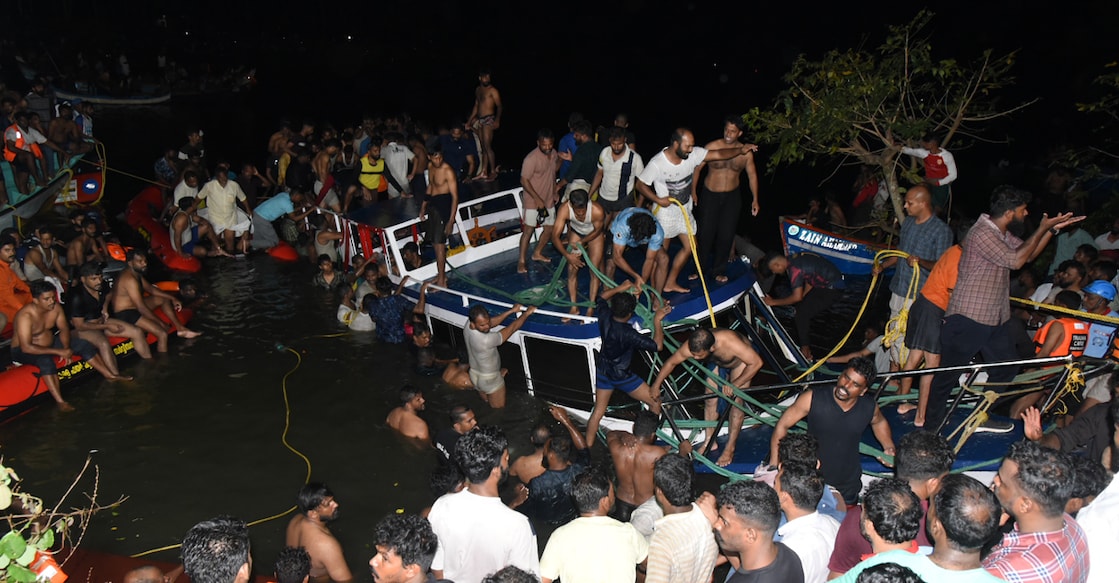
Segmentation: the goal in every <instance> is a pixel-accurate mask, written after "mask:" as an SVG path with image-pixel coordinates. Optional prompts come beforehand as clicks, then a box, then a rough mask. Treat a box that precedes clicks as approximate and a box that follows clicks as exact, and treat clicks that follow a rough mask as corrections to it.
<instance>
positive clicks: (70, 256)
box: [66, 217, 109, 269]
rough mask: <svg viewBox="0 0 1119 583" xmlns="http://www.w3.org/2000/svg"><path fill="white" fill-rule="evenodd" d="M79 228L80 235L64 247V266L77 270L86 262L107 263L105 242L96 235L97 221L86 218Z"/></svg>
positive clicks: (107, 252)
mask: <svg viewBox="0 0 1119 583" xmlns="http://www.w3.org/2000/svg"><path fill="white" fill-rule="evenodd" d="M81 226H82V233H81V234H80V235H78V236H77V237H74V238H73V239H72V240H71V241H70V242H69V243H68V244H67V245H66V265H69V266H71V267H72V268H74V269H77V268H78V267H79V266H80V265H81V264H83V263H85V262H86V261H98V262H105V261H108V260H109V251H108V250H107V249H106V248H105V240H104V239H102V238H101V237H100V236H99V234H98V233H97V221H95V220H93V219H92V218H90V217H86V218H84V219H82V225H81Z"/></svg>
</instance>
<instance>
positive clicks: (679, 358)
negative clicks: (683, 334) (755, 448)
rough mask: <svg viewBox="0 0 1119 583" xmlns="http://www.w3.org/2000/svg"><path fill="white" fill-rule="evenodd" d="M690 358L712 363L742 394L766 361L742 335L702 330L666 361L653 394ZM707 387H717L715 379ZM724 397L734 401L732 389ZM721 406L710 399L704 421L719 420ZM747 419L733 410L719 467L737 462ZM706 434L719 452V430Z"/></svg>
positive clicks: (709, 441) (709, 430) (658, 391)
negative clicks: (737, 452)
mask: <svg viewBox="0 0 1119 583" xmlns="http://www.w3.org/2000/svg"><path fill="white" fill-rule="evenodd" d="M689 358H694V359H695V360H698V361H700V362H706V361H708V360H710V361H711V362H712V363H713V364H714V365H715V366H716V367H718V368H716V370H715V374H719V373H720V372H724V373H726V378H727V379H728V380H729V381H730V383H731V384H732V385H734V386H735V387H736V388H738V389H740V390H741V389H746V388H747V387H749V386H750V381H751V380H752V379H753V378H754V375H756V374H758V371H759V370H761V368H762V358H761V357H760V356H758V353H757V352H754V349H753V348H751V347H750V345H749V344H748V343H747V342H746V341H745V340H743V338H742V337H741V336H739V335H738V332H735V331H734V330H729V329H726V328H716V329H714V330H711V329H708V328H698V329H696V331H695V332H692V335H691V337H690V338H688V341H687V342H685V343H683V344H681V345H680V348H678V349H676V352H674V353H673V354H672V356H671V357H669V359H668V360H666V361H665V363H664V366H662V367H661V371H660V374H658V375H657V378H656V380H654V381H653V390H655V391H657V393H658V394H660V390H661V385H662V384H663V383H664V381H665V380H666V379H668V375H670V374H672V371H673V369H675V368H676V366H677V365H679V364H680V363H682V362H684V361H685V360H687V359H689ZM707 384H708V386H709V387H710V386H713V385H714V379H710V380H708V382H707ZM723 394H724V395H726V396H728V397H730V396H732V395H733V391H732V390H731V388H730V387H724V388H723ZM735 401H736V402H737V403H739V404H741V403H742V399H741V398H737V397H736V398H735ZM718 406H719V403H718V399H717V398H716V397H708V399H707V401H705V402H704V404H703V419H704V421H715V420H716V419H718V417H719V413H718ZM745 417H746V413H745V412H744V411H743V410H742V409H739V408H738V407H734V408H732V409H731V410H730V422H729V423H730V427H729V429H730V433H729V435H728V436H727V446H726V448H725V449H724V450H723V454H722V455H720V456H719V459H718V460H717V461H716V462H715V463H717V464H718V465H720V466H723V467H726V466H728V465H730V463H731V462H733V461H734V446H735V443H736V442H737V441H738V434H739V433H740V432H741V431H742V421H743V419H744V418H745ZM706 432H707V443H706V444H704V447H706V448H709V450H710V451H715V450H716V449H718V445H716V443H715V428H714V427H708V428H707V429H706Z"/></svg>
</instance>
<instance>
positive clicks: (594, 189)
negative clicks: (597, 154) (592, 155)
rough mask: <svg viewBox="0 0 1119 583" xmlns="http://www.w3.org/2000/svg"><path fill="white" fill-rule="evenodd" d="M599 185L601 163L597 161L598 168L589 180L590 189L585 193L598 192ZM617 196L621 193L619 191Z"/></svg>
mask: <svg viewBox="0 0 1119 583" xmlns="http://www.w3.org/2000/svg"><path fill="white" fill-rule="evenodd" d="M601 186H602V163H601V162H599V164H598V170H596V171H595V173H594V179H593V180H591V190H590V192H588V193H587V194H594V193H596V192H598V189H599V187H601ZM622 186H625V185H622ZM618 196H619V197H621V196H622V193H621V192H619V193H618Z"/></svg>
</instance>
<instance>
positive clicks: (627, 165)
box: [589, 126, 645, 225]
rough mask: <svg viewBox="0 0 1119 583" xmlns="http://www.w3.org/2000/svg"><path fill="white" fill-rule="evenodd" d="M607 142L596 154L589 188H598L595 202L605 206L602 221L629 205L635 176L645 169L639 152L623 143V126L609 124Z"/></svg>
mask: <svg viewBox="0 0 1119 583" xmlns="http://www.w3.org/2000/svg"><path fill="white" fill-rule="evenodd" d="M609 140H610V145H609V146H608V147H606V148H603V149H602V153H601V154H599V155H598V172H597V173H595V175H594V180H593V181H592V182H591V189H590V191H589V192H591V193H594V192H598V203H599V204H601V205H602V208H603V209H605V210H606V213H607V214H606V224H607V225H609V224H610V223H612V222H614V217H615V216H616V215H617V214H618V213H619V212H621V211H622V210H625V209H627V208H629V207H631V206H633V191H634V189H635V188H636V183H637V177H638V176H640V175H641V173H642V172H644V171H645V161H644V160H643V159H642V158H641V154H638V153H637V152H634V151H633V150H631V149H630V147H629V146H627V145H626V129H625V128H623V127H617V126H615V127H612V128H610V134H609Z"/></svg>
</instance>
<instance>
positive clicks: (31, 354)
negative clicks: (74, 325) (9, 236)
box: [12, 280, 130, 411]
mask: <svg viewBox="0 0 1119 583" xmlns="http://www.w3.org/2000/svg"><path fill="white" fill-rule="evenodd" d="M30 288H31V303H30V304H27V305H26V306H24V307H22V308H20V309H19V311H18V312H16V315H15V318H14V320H13V334H12V361H13V362H18V363H21V364H29V365H32V366H36V367H38V368H39V375H40V378H41V379H43V382H44V383H45V384H46V385H47V390H48V391H50V394H51V396H52V397H54V400H55V402H56V403H58V408H59V409H61V410H63V411H73V410H74V406H73V405H71V404H69V403H67V402H66V401H64V400H63V399H62V392H61V391H60V390H59V385H58V366H57V364H56V363H55V357H58V358H61V359H62V365H63V366H66V365H68V364H70V361H71V359H72V358H73V356H74V355H75V354H77V355H78V356H80V357H82V360H85V361H87V362H89V364H91V365H92V366H93V368H94V370H96V371H97V372H99V373H101V376H103V377H105V379H106V380H110V381H116V380H125V379H128V378H130V377H121V376H118V375H114V374H113V373H112V372H111V371H110V370H109V369H108V367H106V366H105V362H104V361H102V360H101V355H100V354H97V349H96V348H94V347H93V345H92V344H90V343H89V342H86V341H85V340H82V339H81V338H73V339H71V338H70V326H69V325H68V324H67V323H66V314H65V313H63V311H62V306H61V305H60V304H59V303H58V295H57V294H58V291H57V290H56V289H55V288H54V286H53V285H51V284H49V283H47V282H45V281H42V280H38V281H33V282H31V284H30ZM55 328H57V329H58V335H57V336H55V334H54V330H55Z"/></svg>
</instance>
